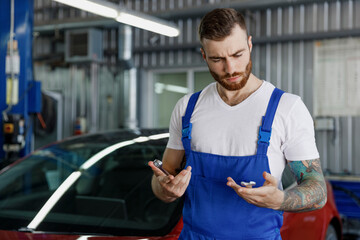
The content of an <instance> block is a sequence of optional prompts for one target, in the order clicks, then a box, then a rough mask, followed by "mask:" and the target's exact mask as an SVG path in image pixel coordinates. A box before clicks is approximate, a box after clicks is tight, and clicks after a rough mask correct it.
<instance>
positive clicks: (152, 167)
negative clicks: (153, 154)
mask: <svg viewBox="0 0 360 240" xmlns="http://www.w3.org/2000/svg"><path fill="white" fill-rule="evenodd" d="M148 165H149V167H150V168H151V169H152V170H153V172H154V174H155V176H156V177H158V176H166V174H165V173H164V172H163V171H161V170H160V169H159V168H158V167H156V166H155V165H154V162H153V161H149V162H148Z"/></svg>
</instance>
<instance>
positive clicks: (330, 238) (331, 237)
mask: <svg viewBox="0 0 360 240" xmlns="http://www.w3.org/2000/svg"><path fill="white" fill-rule="evenodd" d="M325 240H338V236H337V234H336V229H335V227H334V226H333V225H332V224H329V226H328V228H327V230H326V237H325Z"/></svg>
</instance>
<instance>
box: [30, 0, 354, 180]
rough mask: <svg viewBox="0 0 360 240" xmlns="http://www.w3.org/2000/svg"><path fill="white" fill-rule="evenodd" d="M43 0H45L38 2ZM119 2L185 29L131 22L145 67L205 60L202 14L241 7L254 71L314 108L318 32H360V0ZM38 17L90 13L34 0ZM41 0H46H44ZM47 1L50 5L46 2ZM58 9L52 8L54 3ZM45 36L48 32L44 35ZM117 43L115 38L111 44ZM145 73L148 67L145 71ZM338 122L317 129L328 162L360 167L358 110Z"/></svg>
mask: <svg viewBox="0 0 360 240" xmlns="http://www.w3.org/2000/svg"><path fill="white" fill-rule="evenodd" d="M39 2H41V4H40V3H39ZM113 2H117V3H119V5H122V6H125V7H128V8H131V9H133V10H137V11H142V12H145V13H148V14H152V15H155V16H158V17H163V18H166V19H168V20H171V21H173V22H174V23H175V24H177V25H178V26H179V27H180V29H181V32H182V34H181V35H180V36H179V37H178V38H167V37H163V36H159V35H157V34H153V33H150V32H146V31H142V30H139V29H133V38H134V41H133V44H134V49H133V53H134V57H133V60H134V64H135V66H136V67H137V68H138V69H139V70H141V71H147V70H151V69H159V68H163V69H168V68H172V69H176V68H192V67H199V66H204V62H203V60H202V58H201V55H200V51H199V47H200V45H199V42H198V37H197V27H198V24H199V22H200V19H201V17H202V16H203V15H204V14H205V12H207V11H208V10H210V9H212V8H215V7H233V8H236V9H238V10H240V11H242V12H243V13H244V15H245V17H246V20H247V24H248V29H249V32H250V34H251V35H252V36H253V43H254V48H253V53H252V59H253V65H254V68H253V69H254V74H255V75H257V76H258V77H260V78H262V79H265V80H267V81H270V82H272V83H274V84H275V85H276V86H278V87H280V88H282V89H283V90H285V91H288V92H292V93H295V94H298V95H300V96H301V97H302V99H303V101H304V102H305V104H306V105H307V106H308V108H309V110H310V112H311V113H312V110H313V82H314V81H315V79H313V76H314V59H313V57H314V55H313V52H314V44H315V41H317V40H322V39H329V38H330V39H331V38H338V37H350V36H360V0H344V1H339V0H338V1H333V0H328V1H308V0H299V1H280V0H277V1H276V0H265V1H260V0H253V1H235V0H194V1H192V0H122V1H113ZM35 3H36V4H38V5H36V6H35V7H36V9H37V10H36V11H35V20H36V21H39V22H40V21H43V20H44V19H45V18H46V19H48V20H49V21H50V20H59V19H61V18H74V19H76V18H81V19H84V18H91V17H93V16H92V15H91V14H86V13H83V12H81V11H78V10H74V9H72V10H69V9H68V8H66V7H63V6H62V5H58V4H57V3H54V2H51V1H50V0H48V1H42V0H39V1H35ZM39 4H40V5H41V6H39ZM46 4H48V5H46ZM54 8H58V13H57V14H50V16H49V13H47V11H48V10H49V9H52V11H54ZM116 31H117V30H116V28H110V29H109V28H108V29H104V40H105V38H106V39H110V40H111V39H114V40H113V42H114V44H115V45H116V44H117V40H116V36H117V33H116ZM44 41H45V40H44ZM114 44H108V45H106V46H104V49H105V50H106V49H107V51H108V54H105V58H106V59H107V60H106V62H107V63H114V62H116V51H114V50H116V46H115V45H114ZM112 45H114V46H112ZM143 76H146V74H143ZM333 119H334V130H317V131H316V139H317V144H318V149H319V151H320V155H321V159H322V164H323V168H324V169H327V170H328V171H332V172H337V173H341V172H344V173H346V172H349V173H351V174H360V161H359V159H358V158H360V148H359V147H358V146H360V136H359V135H360V134H359V133H360V118H359V117H350V116H349V117H334V118H333Z"/></svg>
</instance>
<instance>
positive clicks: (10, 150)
mask: <svg viewBox="0 0 360 240" xmlns="http://www.w3.org/2000/svg"><path fill="white" fill-rule="evenodd" d="M12 13H13V14H12ZM0 22H1V24H0V113H1V115H0V166H4V162H6V160H8V158H9V156H13V157H14V159H16V158H18V157H22V156H25V155H27V154H28V153H30V152H31V149H32V146H31V139H32V134H33V126H32V125H33V123H32V117H31V116H32V114H35V113H39V112H40V111H41V84H40V82H37V81H34V79H33V65H32V38H33V36H32V33H33V0H16V1H14V0H5V1H2V2H1V8H0ZM12 33H13V34H12ZM11 39H13V41H11Z"/></svg>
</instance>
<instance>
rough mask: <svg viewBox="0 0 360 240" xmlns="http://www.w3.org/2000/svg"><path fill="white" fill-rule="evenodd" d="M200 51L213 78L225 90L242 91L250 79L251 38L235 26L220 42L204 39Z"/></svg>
mask: <svg viewBox="0 0 360 240" xmlns="http://www.w3.org/2000/svg"><path fill="white" fill-rule="evenodd" d="M202 45H203V49H201V51H202V54H203V58H204V59H205V61H206V63H207V65H208V67H209V71H210V73H211V75H212V76H213V78H214V79H215V80H216V81H217V82H218V83H219V84H220V85H221V86H223V87H224V88H225V89H227V90H229V91H235V90H240V89H242V88H243V87H244V86H245V84H246V83H247V80H248V79H249V77H250V74H251V69H252V62H251V58H250V52H251V49H252V43H251V37H249V38H248V37H247V35H246V32H245V30H243V29H241V28H240V26H239V25H236V26H235V27H234V28H233V30H232V32H231V35H230V36H228V37H226V38H225V39H224V40H221V41H214V40H208V39H204V40H203V42H202Z"/></svg>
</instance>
